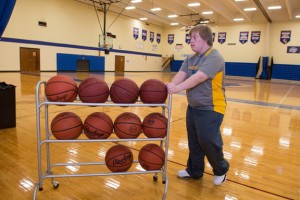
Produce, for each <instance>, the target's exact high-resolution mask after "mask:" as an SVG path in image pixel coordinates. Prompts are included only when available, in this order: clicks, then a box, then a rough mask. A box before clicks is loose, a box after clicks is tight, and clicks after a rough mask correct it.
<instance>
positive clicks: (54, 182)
mask: <svg viewBox="0 0 300 200" xmlns="http://www.w3.org/2000/svg"><path fill="white" fill-rule="evenodd" d="M52 185H53V188H54V189H57V188H58V187H59V183H58V182H57V181H53V182H52Z"/></svg>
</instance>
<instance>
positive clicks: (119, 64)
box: [115, 55, 125, 72]
mask: <svg viewBox="0 0 300 200" xmlns="http://www.w3.org/2000/svg"><path fill="white" fill-rule="evenodd" d="M124 68H125V56H117V55H116V56H115V71H116V72H124Z"/></svg>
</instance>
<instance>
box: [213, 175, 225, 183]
mask: <svg viewBox="0 0 300 200" xmlns="http://www.w3.org/2000/svg"><path fill="white" fill-rule="evenodd" d="M225 181H226V174H224V175H222V176H216V175H215V177H214V184H215V185H221V184H222V183H224V182H225Z"/></svg>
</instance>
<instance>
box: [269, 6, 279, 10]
mask: <svg viewBox="0 0 300 200" xmlns="http://www.w3.org/2000/svg"><path fill="white" fill-rule="evenodd" d="M268 9H269V10H278V9H281V6H269V7H268Z"/></svg>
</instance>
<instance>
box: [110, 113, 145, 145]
mask: <svg viewBox="0 0 300 200" xmlns="http://www.w3.org/2000/svg"><path fill="white" fill-rule="evenodd" d="M114 130H115V133H116V135H117V136H118V137H119V138H121V139H130V138H137V137H138V136H139V135H140V134H141V132H142V121H141V119H140V118H139V116H137V115H136V114H134V113H131V112H124V113H122V114H120V115H119V116H118V117H117V118H116V119H115V122H114Z"/></svg>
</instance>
